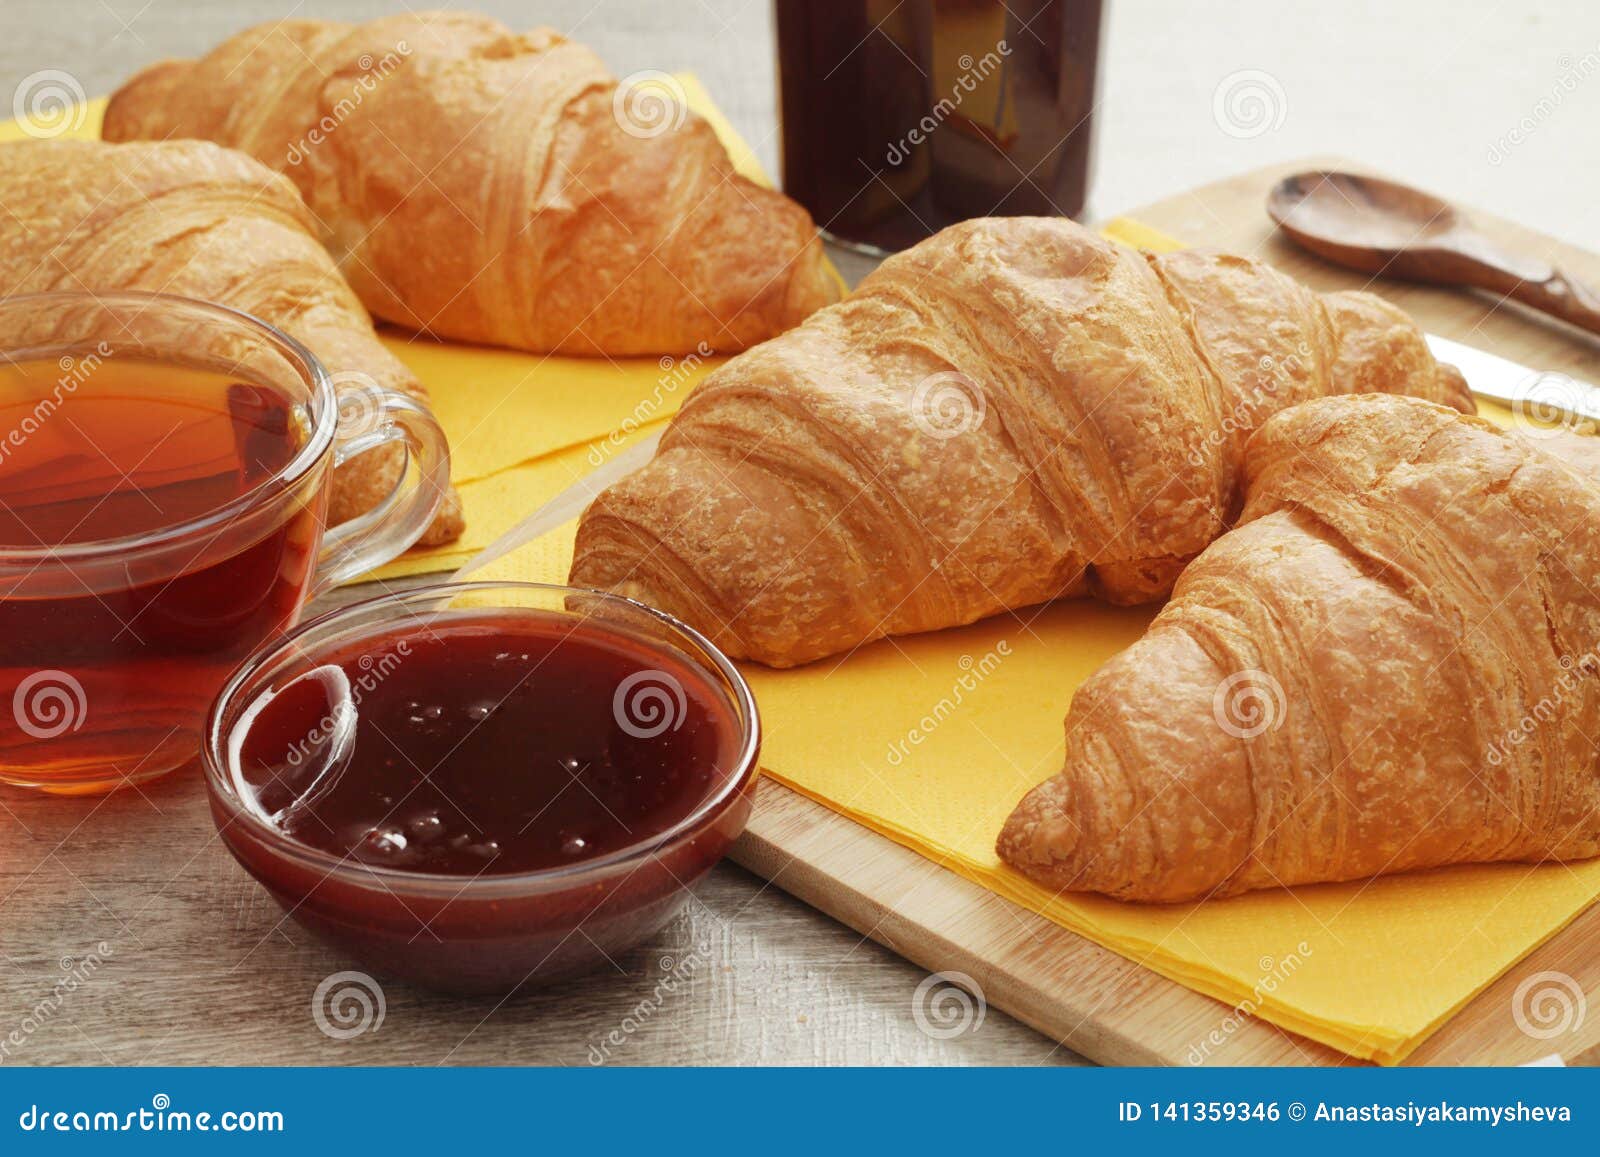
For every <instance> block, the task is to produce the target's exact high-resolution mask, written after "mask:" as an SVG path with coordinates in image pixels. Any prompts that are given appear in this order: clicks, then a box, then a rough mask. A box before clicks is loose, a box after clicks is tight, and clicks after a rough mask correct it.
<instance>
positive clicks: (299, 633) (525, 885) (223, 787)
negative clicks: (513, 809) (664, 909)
mask: <svg viewBox="0 0 1600 1157" xmlns="http://www.w3.org/2000/svg"><path fill="white" fill-rule="evenodd" d="M505 590H522V591H542V592H549V593H559V594H564V595H582V596H585V597H596V598H599V599H601V600H603V601H605V602H607V603H615V604H621V605H625V606H627V607H629V608H631V609H633V610H634V611H637V612H643V613H644V614H646V615H648V616H649V617H650V618H652V619H654V620H656V621H658V622H659V623H660V624H661V625H662V626H665V627H666V628H667V629H668V630H669V631H671V632H674V633H676V634H678V635H681V636H682V637H683V638H684V639H685V640H687V642H689V643H690V644H692V646H693V648H694V651H687V652H685V653H684V655H683V658H684V659H685V660H686V661H688V662H690V663H691V664H692V665H694V666H697V667H701V668H704V669H707V670H708V673H710V674H712V675H714V676H716V677H718V678H720V680H721V681H722V682H724V683H725V684H726V687H727V692H728V694H729V699H730V702H731V705H732V706H733V708H734V710H735V714H736V716H737V718H738V722H739V727H740V738H739V746H738V750H737V752H736V754H735V755H734V757H733V759H732V760H731V761H730V769H729V771H728V772H727V774H725V775H724V776H723V777H722V780H721V782H720V783H719V784H718V785H717V787H716V788H715V790H713V791H711V792H710V793H708V794H707V796H706V797H705V799H703V800H701V801H700V802H699V803H698V804H697V805H696V806H695V808H694V810H692V811H691V812H689V813H688V814H687V815H685V816H684V817H683V818H682V819H680V820H678V821H677V822H676V823H674V824H673V825H672V826H671V827H669V828H667V829H666V830H665V831H662V832H659V833H656V834H655V835H652V836H649V837H647V838H645V839H643V840H640V841H638V842H636V843H632V844H629V845H627V846H626V847H623V848H619V849H617V850H616V851H613V852H608V853H606V854H605V855H603V856H596V857H594V858H593V859H587V860H579V861H577V862H575V863H571V864H561V865H557V866H553V867H548V868H536V869H533V870H530V871H522V872H506V873H502V874H489V873H479V874H477V875H472V874H467V873H459V872H454V873H445V872H426V871H418V870H416V869H412V868H400V867H388V866H384V865H380V864H364V863H361V862H359V861H356V860H353V859H351V858H350V857H349V856H348V855H346V856H339V855H337V854H335V853H333V852H328V851H324V850H323V849H321V848H316V847H312V846H311V845H309V844H305V843H302V842H300V841H299V840H296V839H294V838H293V837H292V836H289V835H287V834H285V833H284V832H283V831H282V830H281V829H279V828H277V827H276V826H274V825H273V824H271V823H269V822H268V821H267V820H266V819H265V818H263V817H262V816H260V815H258V814H257V813H255V812H253V811H252V810H251V809H249V808H248V807H246V806H245V805H244V804H243V803H242V802H241V801H240V799H239V797H238V794H237V793H236V792H235V791H234V790H233V787H232V784H231V783H230V775H229V773H228V769H227V766H226V758H225V755H224V753H225V752H226V750H227V736H228V734H229V733H230V731H231V728H232V726H233V724H234V723H236V722H237V717H238V714H239V712H240V710H241V709H242V708H243V707H244V706H245V704H244V703H243V702H241V697H242V694H243V692H245V690H246V689H247V688H248V689H251V690H252V691H257V690H259V688H254V687H252V683H253V682H254V681H255V680H256V679H257V677H258V676H260V675H261V674H262V673H263V671H264V670H265V669H266V668H268V667H269V666H271V665H272V664H273V663H274V662H276V661H277V660H279V659H281V658H282V657H283V656H284V653H285V652H287V651H289V650H291V649H294V648H295V647H296V646H297V645H298V644H300V643H301V642H302V641H303V640H304V639H305V638H306V637H307V636H309V635H312V634H321V633H325V632H326V631H327V630H328V629H329V628H330V627H332V626H334V625H336V624H338V623H339V622H340V621H341V620H347V619H354V618H357V617H359V616H361V615H364V614H367V615H370V614H374V613H375V612H378V611H379V610H381V609H382V608H384V607H386V606H387V607H399V606H401V605H404V604H405V603H408V602H411V601H417V602H426V601H429V600H433V599H439V598H440V597H441V596H444V595H455V594H459V593H462V592H468V591H483V592H493V591H505ZM485 609H488V610H491V611H493V610H516V609H528V608H513V607H499V608H485ZM609 629H614V628H609ZM310 649H311V650H312V651H315V650H319V649H320V647H312V648H310ZM696 651H697V652H698V653H695V652H696ZM760 751H761V718H760V714H759V712H758V710H757V707H756V700H755V694H754V692H752V691H751V689H750V685H749V683H748V682H747V681H746V680H745V677H744V675H743V674H742V673H741V672H740V671H739V669H738V667H737V666H735V665H734V663H733V661H732V660H731V659H729V658H728V657H727V656H726V655H725V654H723V652H722V650H721V649H720V648H719V647H717V646H716V645H715V644H714V643H712V642H711V640H710V639H708V638H706V637H705V636H704V635H703V634H701V633H700V632H699V631H697V630H695V629H694V628H693V627H691V626H689V625H688V624H687V623H685V622H683V621H682V620H680V619H678V618H676V617H675V616H673V615H670V614H668V613H667V612H665V611H662V610H660V609H658V608H656V607H652V606H650V605H649V604H647V603H642V602H640V601H639V600H637V599H632V598H628V597H627V596H625V595H619V594H614V593H612V592H610V591H601V590H595V589H593V588H588V587H571V586H566V585H564V584H560V583H537V582H521V581H509V580H508V581H503V582H502V581H495V580H479V581H473V582H448V581H447V582H438V583H429V584H427V585H425V586H420V587H413V588H411V589H408V590H404V591H392V592H389V593H386V594H381V595H376V596H374V597H372V598H369V599H362V600H359V601H357V602H353V603H348V604H346V605H344V606H341V607H336V608H334V609H333V610H331V611H327V612H325V613H323V614H321V615H318V616H317V617H316V618H314V619H311V620H309V621H307V622H305V623H302V624H300V625H299V626H297V627H296V628H295V629H294V630H292V631H289V632H288V633H286V634H283V635H280V636H279V637H277V638H276V639H274V640H272V641H271V642H270V643H267V644H263V645H262V646H261V647H260V648H259V649H258V650H256V651H255V652H254V653H252V654H251V655H250V656H249V657H248V658H246V659H245V660H244V662H243V663H241V664H240V665H239V666H238V667H237V668H236V669H235V670H234V672H233V673H232V674H231V675H230V676H229V678H228V681H227V683H226V684H225V685H224V686H223V688H222V690H221V691H220V692H218V694H217V697H216V700H215V701H214V702H213V703H212V706H211V709H210V711H209V713H208V715H207V718H206V724H205V732H204V736H203V742H202V746H201V759H200V763H201V768H202V771H203V773H204V776H205V782H206V792H207V794H208V796H209V797H210V799H211V801H212V803H213V804H214V805H216V806H217V807H219V808H220V809H221V810H222V811H224V812H226V813H227V814H226V820H224V819H223V817H221V816H217V817H216V819H217V828H218V833H217V834H218V837H219V838H220V839H221V840H222V841H223V843H224V844H225V845H227V846H228V848H229V850H230V851H231V852H234V851H235V850H234V848H233V843H232V839H231V838H230V836H229V835H228V833H227V831H226V830H225V829H226V828H227V827H229V826H231V825H233V824H240V825H242V826H243V827H244V828H245V829H246V830H247V831H248V832H249V833H250V835H251V836H252V837H253V838H254V840H255V842H256V843H258V844H260V845H261V846H262V847H263V848H264V849H265V850H267V851H268V852H269V853H270V854H272V855H273V856H276V857H279V858H285V859H290V860H294V861H296V862H297V863H299V864H300V865H301V866H305V867H311V868H315V869H317V870H320V871H322V872H323V873H324V879H327V880H331V879H336V878H337V879H339V880H341V881H342V882H345V883H357V884H360V883H366V884H369V885H374V886H377V887H381V888H384V889H386V890H393V891H395V892H397V893H398V892H401V891H404V892H408V893H411V894H418V893H425V892H443V893H447V894H448V896H449V897H453V898H456V899H459V900H463V901H466V900H475V899H479V898H485V897H489V898H505V897H507V896H521V895H526V894H529V893H530V892H534V893H537V892H546V891H552V892H553V891H563V890H566V889H569V888H573V887H580V886H583V885H585V884H588V883H592V882H593V881H594V878H595V877H601V878H603V877H607V876H610V875H612V874H614V873H617V872H623V873H627V872H629V871H630V870H631V869H632V868H633V867H634V866H635V865H636V864H638V863H639V862H641V861H645V860H648V859H649V858H650V857H652V856H655V855H658V854H661V853H665V852H667V851H669V850H670V849H672V848H674V847H676V846H678V845H680V844H682V843H683V842H684V841H686V840H692V839H694V838H696V837H697V836H699V835H701V834H702V833H703V832H704V831H705V830H706V829H708V828H710V827H711V826H712V825H713V824H715V823H716V822H717V820H718V819H719V818H720V817H721V816H722V815H723V814H724V813H725V812H726V811H727V809H728V808H729V807H731V806H733V805H735V804H736V803H737V802H738V800H739V799H740V798H741V797H742V796H744V795H746V794H747V793H748V792H749V791H750V790H751V788H752V787H753V785H754V782H755V780H756V778H757V777H758V776H759V774H760ZM237 854H238V853H237V852H235V856H236V857H237Z"/></svg>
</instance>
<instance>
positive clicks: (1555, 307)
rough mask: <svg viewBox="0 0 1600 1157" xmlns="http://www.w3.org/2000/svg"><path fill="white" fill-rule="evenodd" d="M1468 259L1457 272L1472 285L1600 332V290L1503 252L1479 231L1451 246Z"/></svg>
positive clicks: (1559, 272)
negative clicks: (1480, 235) (1479, 234)
mask: <svg viewBox="0 0 1600 1157" xmlns="http://www.w3.org/2000/svg"><path fill="white" fill-rule="evenodd" d="M1450 248H1451V250H1452V251H1453V252H1454V254H1455V255H1456V256H1457V257H1458V258H1459V257H1464V258H1466V261H1464V262H1461V263H1460V264H1459V265H1458V266H1457V267H1456V272H1457V273H1458V274H1459V275H1460V277H1461V279H1462V280H1464V281H1466V282H1467V283H1468V284H1471V285H1475V286H1477V287H1478V288H1479V289H1487V290H1491V291H1492V292H1494V293H1500V294H1504V295H1505V296H1506V297H1509V298H1511V299H1512V300H1513V301H1520V302H1521V303H1522V304H1523V305H1528V306H1532V307H1533V308H1534V309H1537V310H1542V311H1543V312H1545V313H1548V314H1550V315H1552V316H1554V317H1559V318H1560V319H1561V320H1562V321H1567V322H1571V323H1572V324H1573V325H1575V326H1578V327H1580V328H1582V329H1586V330H1588V331H1589V332H1590V333H1600V293H1597V292H1596V291H1595V289H1594V288H1593V287H1592V286H1589V285H1585V284H1584V283H1583V282H1581V281H1577V280H1575V279H1573V278H1571V277H1568V276H1567V275H1566V274H1565V273H1562V272H1561V270H1559V269H1556V268H1554V267H1553V266H1550V265H1546V264H1544V263H1543V262H1537V261H1535V262H1528V261H1522V260H1519V259H1518V258H1514V257H1511V256H1509V255H1507V254H1505V253H1502V252H1501V251H1500V250H1499V249H1498V247H1496V246H1493V245H1492V244H1490V243H1488V242H1486V241H1484V240H1483V239H1482V238H1480V237H1478V236H1477V235H1476V234H1473V235H1469V236H1464V237H1462V238H1460V239H1459V240H1458V241H1457V242H1456V244H1455V245H1453V246H1451V247H1450Z"/></svg>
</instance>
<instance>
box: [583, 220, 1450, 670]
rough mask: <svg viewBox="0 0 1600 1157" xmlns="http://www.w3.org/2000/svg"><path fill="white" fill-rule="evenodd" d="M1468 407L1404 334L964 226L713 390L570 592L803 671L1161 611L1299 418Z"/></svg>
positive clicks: (1286, 298)
mask: <svg viewBox="0 0 1600 1157" xmlns="http://www.w3.org/2000/svg"><path fill="white" fill-rule="evenodd" d="M1357 391H1384V392H1393V393H1401V392H1406V393H1412V394H1416V395H1419V396H1422V397H1426V398H1432V399H1436V400H1439V401H1442V402H1448V403H1449V404H1451V405H1454V406H1456V407H1459V408H1461V409H1470V408H1471V406H1472V403H1471V400H1470V395H1469V394H1468V392H1467V390H1466V387H1465V385H1464V383H1463V382H1462V380H1461V377H1460V375H1459V374H1457V373H1456V372H1455V371H1454V370H1453V369H1450V368H1449V367H1445V366H1440V365H1439V364H1437V363H1436V362H1435V361H1434V360H1433V357H1432V356H1431V355H1430V354H1429V352H1428V349H1427V346H1426V345H1425V344H1424V342H1423V340H1422V335H1421V334H1420V333H1419V332H1418V330H1417V328H1416V326H1415V325H1413V324H1412V322H1411V321H1410V320H1409V319H1408V318H1407V317H1406V316H1405V315H1404V314H1402V313H1400V312H1399V311H1398V310H1396V309H1394V308H1393V307H1391V306H1389V305H1386V304H1385V303H1384V302H1382V301H1380V300H1379V299H1377V298H1375V297H1372V296H1369V295H1367V294H1362V293H1334V294H1327V295H1321V296H1319V295H1318V294H1315V293H1313V292H1312V291H1311V290H1309V289H1306V288H1305V287H1304V286H1302V285H1300V284H1298V283H1297V282H1295V281H1293V280H1291V279H1290V278H1288V277H1285V276H1283V275H1282V274H1280V273H1276V272H1274V271H1273V270H1272V269H1271V268H1269V267H1268V266H1266V265H1263V264H1261V263H1260V262H1257V261H1251V260H1248V259H1246V258H1242V257H1226V256H1217V255H1209V254H1203V253H1197V252H1182V253H1174V254H1171V255H1168V256H1164V257H1151V256H1148V255H1145V254H1141V253H1139V252H1136V251H1134V250H1132V249H1127V248H1124V247H1122V246H1119V245H1115V244H1113V243H1111V242H1109V241H1106V240H1105V239H1103V238H1101V237H1100V236H1098V235H1097V234H1095V233H1093V232H1091V231H1089V230H1088V229H1084V228H1082V227H1081V226H1078V225H1075V224H1073V223H1072V222H1070V221H1067V220H1064V219H1055V218H1049V219H1046V218H994V219H983V220H977V221H969V222H966V223H964V224H960V225H956V226H952V227H951V228H949V229H946V230H944V231H943V232H942V233H940V234H938V235H937V236H935V237H933V238H931V239H929V240H928V241H925V242H923V243H922V244H920V245H918V246H916V247H915V248H913V249H910V250H907V251H906V252H904V253H901V254H899V255H897V256H895V257H892V258H890V259H889V260H888V261H885V262H884V263H883V265H882V266H881V267H880V268H879V269H878V270H877V271H876V272H874V273H873V274H872V275H871V276H870V277H868V278H867V279H866V280H865V281H863V282H862V284H861V287H860V288H859V289H858V290H857V291H856V292H855V293H854V294H853V295H852V296H851V297H849V298H848V299H847V300H845V301H844V302H842V303H840V304H839V305H836V306H833V307H831V308H829V309H825V310H822V311H821V312H819V313H817V314H815V315H814V316H813V317H811V319H810V320H808V321H807V322H806V323H805V324H804V325H803V326H801V327H800V328H799V329H797V330H794V331H793V332H791V333H788V334H784V335H783V336H781V337H778V338H775V339H773V340H772V341H770V342H767V343H766V344H765V345H762V346H760V347H759V348H757V349H754V350H751V351H749V352H748V353H745V354H743V355H741V356H739V357H737V358H735V359H734V360H733V361H731V362H729V363H728V364H726V365H724V366H722V367H721V368H719V369H718V370H717V371H715V372H714V373H713V374H712V375H711V376H710V377H709V378H707V379H706V380H705V382H704V383H703V384H702V385H701V386H700V387H699V389H697V390H696V391H695V393H694V394H693V395H692V396H691V397H690V398H689V399H688V401H687V402H686V403H685V405H684V406H683V409H682V411H681V412H680V413H679V414H678V416H677V417H676V418H675V419H674V421H673V423H672V425H671V426H670V427H669V428H668V429H667V431H666V434H665V436H664V437H663V439H662V441H661V445H660V449H659V451H658V452H657V454H656V457H655V458H654V459H653V460H652V461H651V462H650V463H649V464H648V465H647V466H645V467H644V468H643V469H641V470H639V471H638V472H637V473H635V474H633V475H632V476H630V477H628V478H626V479H625V480H623V481H622V482H620V483H619V484H617V485H616V486H614V487H612V488H611V489H609V490H606V491H604V492H603V493H602V494H601V495H600V496H599V497H598V498H597V499H596V500H595V502H594V503H593V504H592V505H591V506H590V507H589V509H588V510H587V511H586V512H585V513H584V516H583V520H582V522H581V523H580V525H579V528H578V538H577V554H576V559H575V561H574V563H573V567H572V582H573V583H574V584H575V585H579V586H592V587H600V588H605V589H610V590H615V591H620V592H623V593H626V594H629V595H632V596H634V597H636V598H639V599H641V600H643V601H644V602H647V603H650V604H651V605H654V606H657V607H661V608H663V609H665V610H668V611H670V612H672V613H673V614H675V615H678V616H679V617H680V618H683V619H685V620H687V621H688V622H690V623H692V624H694V625H695V626H697V627H699V628H700V629H701V630H702V631H705V632H706V633H708V634H709V635H710V636H711V638H712V639H713V640H714V641H715V642H716V643H717V644H718V645H719V646H720V647H722V648H723V649H724V650H725V651H727V652H728V653H730V654H732V655H734V656H738V657H746V658H752V659H756V660H759V661H760V662H763V663H767V664H771V665H773V666H780V667H786V666H792V665H794V664H797V663H804V662H807V661H809V660H812V659H816V658H819V657H821V656H824V655H830V654H835V653H838V652H842V651H847V650H849V649H851V648H853V647H857V646H860V645H861V644H863V643H866V642H870V641H871V640H873V639H877V638H880V637H882V636H885V635H900V634H908V633H911V632H916V631H930V630H936V629H939V628H943V627H950V626H955V625H958V624H962V623H970V622H972V621H974V620H975V619H979V618H982V617H984V616H986V615H991V614H995V613H997V612H999V611H1003V610H1007V609H1011V608H1016V607H1023V606H1028V605H1030V604H1034V603H1041V602H1044V601H1047V600H1050V599H1056V598H1062V597H1065V596H1073V595H1085V594H1094V595H1098V596H1100V597H1102V598H1104V599H1107V600H1109V601H1111V602H1117V603H1135V602H1144V601H1149V600H1152V599H1158V598H1161V597H1162V596H1164V595H1165V594H1166V593H1167V592H1168V591H1169V590H1170V589H1171V586H1172V581H1173V579H1174V578H1175V577H1176V576H1177V574H1178V572H1179V570H1181V569H1182V567H1183V565H1184V564H1185V563H1186V562H1188V561H1189V560H1190V559H1191V558H1193V557H1194V556H1195V555H1196V554H1198V553H1199V552H1200V551H1201V550H1202V549H1204V547H1205V546H1206V545H1207V544H1208V543H1209V542H1211V540H1212V539H1214V538H1216V537H1217V535H1219V534H1221V533H1222V531H1223V530H1224V529H1225V528H1226V527H1227V525H1228V524H1229V522H1230V521H1231V519H1232V516H1233V515H1235V514H1236V513H1237V504H1238V463H1239V457H1240V453H1241V447H1242V444H1243V441H1244V439H1245V437H1246V436H1247V435H1248V434H1249V433H1250V431H1251V430H1252V429H1254V428H1255V426H1256V425H1257V424H1259V423H1260V422H1261V421H1263V420H1264V419H1265V418H1266V417H1268V416H1269V415H1270V414H1272V413H1273V412H1275V411H1277V410H1279V409H1281V408H1283V407H1285V406H1287V405H1291V404H1293V403H1294V402H1297V401H1300V400H1302V399H1305V398H1312V397H1317V396H1320V395H1325V394H1341V393H1351V392H1357Z"/></svg>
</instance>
